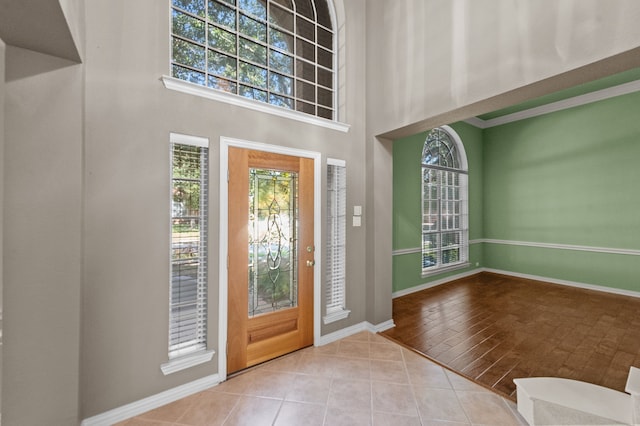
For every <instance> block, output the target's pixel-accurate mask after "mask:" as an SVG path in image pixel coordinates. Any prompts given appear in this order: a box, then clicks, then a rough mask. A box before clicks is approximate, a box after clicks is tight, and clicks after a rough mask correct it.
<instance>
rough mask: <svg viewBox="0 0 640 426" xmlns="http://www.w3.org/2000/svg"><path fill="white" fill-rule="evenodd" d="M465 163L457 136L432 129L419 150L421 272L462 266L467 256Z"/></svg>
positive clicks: (445, 127) (439, 128)
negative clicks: (420, 173) (420, 157)
mask: <svg viewBox="0 0 640 426" xmlns="http://www.w3.org/2000/svg"><path fill="white" fill-rule="evenodd" d="M467 183H468V174H467V160H466V155H465V152H464V147H463V146H462V142H461V141H460V138H459V137H458V135H457V133H456V132H455V131H454V130H453V129H451V128H450V127H448V126H442V127H438V128H436V129H433V130H432V131H431V132H430V133H429V134H428V135H427V138H426V140H425V142H424V147H423V149H422V273H423V275H426V274H431V273H433V272H441V271H443V270H447V269H453V268H455V267H459V266H461V265H466V263H467V259H468V257H469V227H468V214H467V212H468V202H467V200H468V197H467V193H468V190H467Z"/></svg>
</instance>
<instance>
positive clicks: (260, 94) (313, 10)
mask: <svg viewBox="0 0 640 426" xmlns="http://www.w3.org/2000/svg"><path fill="white" fill-rule="evenodd" d="M171 22H172V25H171V28H172V30H171V34H172V53H171V75H172V76H173V77H176V78H179V79H182V80H186V81H189V82H192V83H196V84H200V85H203V86H207V87H210V88H213V89H217V90H222V91H225V92H229V93H233V94H236V95H240V96H244V97H246V98H250V99H255V100H257V101H260V102H265V103H268V104H271V105H275V106H278V107H282V108H286V109H290V110H295V111H301V112H304V113H307V114H311V115H315V116H318V117H322V118H328V119H334V117H335V113H334V111H335V106H334V104H335V101H334V99H335V77H334V75H335V72H334V71H335V49H334V30H333V27H334V26H333V24H332V19H331V13H330V11H329V5H328V3H327V0H172V8H171Z"/></svg>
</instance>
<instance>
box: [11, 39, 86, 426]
mask: <svg viewBox="0 0 640 426" xmlns="http://www.w3.org/2000/svg"><path fill="white" fill-rule="evenodd" d="M5 102H6V104H5V108H6V109H5V144H4V154H5V157H4V158H5V159H6V161H5V162H4V179H5V181H4V183H5V185H4V200H3V208H4V226H3V230H4V239H3V246H4V247H3V249H4V253H3V254H4V270H3V275H4V298H3V300H4V330H3V333H4V335H3V340H4V342H3V352H4V353H3V377H2V381H3V383H2V385H3V392H2V396H3V404H2V406H3V410H2V423H3V424H7V425H25V426H28V425H42V424H48V425H70V424H75V423H76V422H77V419H78V410H79V407H78V397H79V373H80V371H79V369H78V365H79V362H80V360H79V355H80V287H81V284H80V283H81V275H80V261H81V256H82V253H81V229H82V116H83V114H82V67H81V66H79V65H75V64H73V63H70V62H68V61H66V60H63V59H58V58H53V57H51V56H47V55H43V54H40V53H35V52H32V51H29V50H24V49H20V48H16V47H11V46H8V47H7V50H6V85H5Z"/></svg>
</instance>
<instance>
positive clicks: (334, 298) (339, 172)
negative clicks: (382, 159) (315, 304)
mask: <svg viewBox="0 0 640 426" xmlns="http://www.w3.org/2000/svg"><path fill="white" fill-rule="evenodd" d="M346 204H347V168H346V165H345V162H344V161H340V160H333V159H329V160H328V161H327V270H326V281H327V287H326V294H325V298H326V312H327V315H326V316H325V317H324V322H325V324H327V323H329V322H333V321H337V320H339V319H342V318H346V317H347V316H348V315H349V311H348V310H346V298H345V296H346V295H345V292H346V288H345V287H346V282H345V276H346V274H345V257H346V231H347V211H346V210H347V206H346Z"/></svg>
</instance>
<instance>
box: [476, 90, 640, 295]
mask: <svg viewBox="0 0 640 426" xmlns="http://www.w3.org/2000/svg"><path fill="white" fill-rule="evenodd" d="M638 105H640V93H633V94H628V95H624V96H619V97H616V98H612V99H607V100H604V101H599V102H595V103H592V104H588V105H583V106H580V107H574V108H571V109H567V110H563V111H559V112H555V113H553V114H547V115H543V116H539V117H534V118H530V119H527V120H522V121H518V122H515V123H511V124H505V125H502V126H497V127H493V128H489V129H486V130H485V131H484V133H483V152H484V170H485V176H484V178H485V181H484V182H485V185H484V188H483V189H484V199H485V204H484V215H483V218H484V238H486V239H496V240H508V241H521V242H534V243H548V244H561V245H579V246H587V247H593V248H595V249H596V250H598V249H599V248H607V249H631V250H640V190H639V189H638V183H640V167H638V159H639V158H640V120H639V119H638V118H639V116H638ZM485 266H486V267H489V268H496V269H502V270H507V271H513V272H520V273H527V274H534V275H539V276H544V277H550V278H555V279H562V280H569V281H575V282H580V283H586V284H594V285H599V286H608V287H615V288H620V289H627V290H636V291H640V285H639V283H638V282H639V279H638V277H639V276H640V257H638V256H633V255H626V254H610V253H605V252H602V251H600V252H585V251H574V250H560V249H552V248H537V247H531V246H514V245H503V244H495V243H488V244H485Z"/></svg>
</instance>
